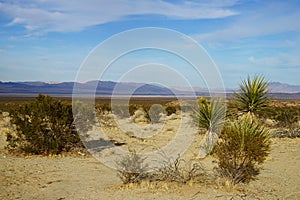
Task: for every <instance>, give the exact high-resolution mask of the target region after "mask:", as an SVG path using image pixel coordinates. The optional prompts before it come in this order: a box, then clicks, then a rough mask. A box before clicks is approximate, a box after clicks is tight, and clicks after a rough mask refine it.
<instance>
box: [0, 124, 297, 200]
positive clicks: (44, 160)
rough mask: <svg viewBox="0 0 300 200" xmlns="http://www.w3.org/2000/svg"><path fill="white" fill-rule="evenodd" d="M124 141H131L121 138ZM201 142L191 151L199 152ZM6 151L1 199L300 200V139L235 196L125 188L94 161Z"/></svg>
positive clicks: (194, 189) (276, 152)
mask: <svg viewBox="0 0 300 200" xmlns="http://www.w3.org/2000/svg"><path fill="white" fill-rule="evenodd" d="M170 123H171V122H170ZM172 123H175V122H172ZM172 123H171V124H172ZM110 130H111V132H114V131H113V129H110ZM170 130H171V129H170V128H166V131H169V132H170ZM172 130H173V129H172ZM115 132H117V131H116V130H115ZM170 134H171V135H172V133H170ZM110 137H113V136H112V135H110ZM156 137H158V138H159V137H160V135H159V134H158V135H156ZM197 137H198V136H197ZM120 139H122V140H126V137H125V136H124V137H123V138H120V137H119V138H118V137H116V140H120ZM199 139H201V138H198V139H197V138H196V140H195V141H194V142H193V143H192V144H191V147H190V148H192V149H194V150H195V149H197V147H198V144H199ZM132 140H136V139H134V138H133V139H132ZM149 140H150V139H149ZM142 142H144V143H145V144H146V141H142ZM127 143H129V141H127ZM4 146H5V138H4V135H3V134H0V152H1V153H0V163H1V164H0V199H184V200H185V199H300V173H299V171H300V139H299V138H298V139H284V138H283V139H272V151H271V154H270V156H269V157H268V158H267V160H266V162H265V164H264V165H263V168H264V169H263V170H262V171H261V174H259V175H258V176H257V180H255V181H253V182H251V183H250V184H248V185H239V186H238V187H236V188H233V189H231V191H230V190H229V189H226V187H223V186H222V184H221V183H218V182H214V183H207V184H200V183H199V184H189V185H178V184H173V183H142V184H140V185H128V186H123V185H122V182H121V181H120V179H119V178H118V177H117V175H116V174H117V173H116V171H115V170H114V169H111V168H109V167H107V166H105V165H103V164H101V163H100V162H99V161H98V160H96V159H95V158H94V157H92V156H80V155H68V156H47V157H45V156H27V157H15V156H12V155H7V154H6V153H5V151H3V148H4ZM202 163H203V165H204V167H205V169H206V170H207V171H208V173H211V172H212V168H213V167H214V166H215V162H214V158H212V157H207V158H205V159H203V160H202Z"/></svg>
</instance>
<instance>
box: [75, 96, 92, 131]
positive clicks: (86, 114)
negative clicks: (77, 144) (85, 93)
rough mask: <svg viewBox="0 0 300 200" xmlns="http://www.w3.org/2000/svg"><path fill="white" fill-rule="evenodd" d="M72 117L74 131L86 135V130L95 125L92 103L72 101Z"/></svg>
mask: <svg viewBox="0 0 300 200" xmlns="http://www.w3.org/2000/svg"><path fill="white" fill-rule="evenodd" d="M73 117H74V124H75V126H76V131H77V132H78V133H80V134H81V136H86V133H87V131H88V130H90V129H92V127H93V126H94V125H95V122H96V120H95V109H94V107H93V105H92V104H90V103H86V102H82V101H76V102H74V103H73Z"/></svg>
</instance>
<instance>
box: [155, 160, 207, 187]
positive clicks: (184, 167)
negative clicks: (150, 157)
mask: <svg viewBox="0 0 300 200" xmlns="http://www.w3.org/2000/svg"><path fill="white" fill-rule="evenodd" d="M150 177H151V180H152V181H162V182H176V183H180V184H187V183H189V182H195V183H199V182H203V181H204V179H205V177H206V173H205V170H204V168H203V166H202V164H201V163H200V161H199V160H191V161H186V160H185V159H184V158H181V156H180V155H178V157H176V158H175V159H173V158H169V159H166V160H165V161H164V164H163V167H161V168H159V169H157V170H155V171H153V172H152V173H151V175H150Z"/></svg>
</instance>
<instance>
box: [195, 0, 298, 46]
mask: <svg viewBox="0 0 300 200" xmlns="http://www.w3.org/2000/svg"><path fill="white" fill-rule="evenodd" d="M294 6H295V5H294V4H289V3H288V1H286V2H274V3H270V4H267V5H262V6H261V7H259V8H258V9H254V10H251V9H250V10H244V11H241V13H240V15H239V17H238V18H236V20H234V21H233V22H231V23H230V25H228V26H227V27H226V28H223V29H217V30H215V31H214V32H209V33H204V34H196V35H193V37H194V38H195V39H197V40H198V41H201V42H224V41H233V40H238V39H243V38H252V37H260V36H266V35H272V34H278V33H284V32H291V31H300V23H299V21H298V19H300V8H299V7H294Z"/></svg>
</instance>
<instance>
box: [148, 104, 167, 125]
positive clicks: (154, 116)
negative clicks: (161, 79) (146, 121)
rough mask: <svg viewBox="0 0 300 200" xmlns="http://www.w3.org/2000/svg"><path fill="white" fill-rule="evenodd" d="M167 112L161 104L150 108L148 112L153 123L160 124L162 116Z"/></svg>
mask: <svg viewBox="0 0 300 200" xmlns="http://www.w3.org/2000/svg"><path fill="white" fill-rule="evenodd" d="M165 113H166V111H165V110H164V108H163V107H162V106H161V105H160V104H154V105H152V106H151V107H150V109H149V111H148V116H149V118H150V121H151V122H152V123H159V120H160V117H161V114H165Z"/></svg>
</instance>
